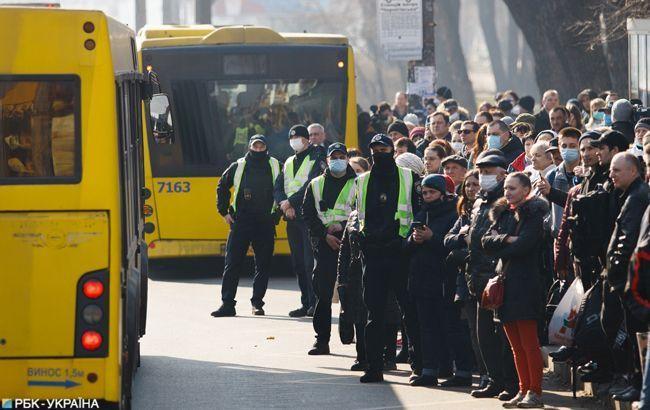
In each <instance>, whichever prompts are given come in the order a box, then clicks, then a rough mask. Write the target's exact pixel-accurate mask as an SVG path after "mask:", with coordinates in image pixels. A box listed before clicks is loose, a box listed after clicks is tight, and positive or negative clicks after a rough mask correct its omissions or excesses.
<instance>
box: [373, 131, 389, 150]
mask: <svg viewBox="0 0 650 410" xmlns="http://www.w3.org/2000/svg"><path fill="white" fill-rule="evenodd" d="M373 145H383V146H386V147H392V146H393V140H392V139H390V137H389V136H388V135H386V134H375V136H374V137H372V139H371V140H370V144H368V148H372V146H373Z"/></svg>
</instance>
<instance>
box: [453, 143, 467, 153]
mask: <svg viewBox="0 0 650 410" xmlns="http://www.w3.org/2000/svg"><path fill="white" fill-rule="evenodd" d="M464 146H465V144H463V143H462V142H452V143H451V147H452V148H453V149H454V151H456V152H461V151H462V150H463V147H464Z"/></svg>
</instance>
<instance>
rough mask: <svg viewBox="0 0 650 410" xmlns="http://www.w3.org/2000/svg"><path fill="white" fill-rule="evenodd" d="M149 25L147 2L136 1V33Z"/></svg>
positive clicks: (144, 0)
mask: <svg viewBox="0 0 650 410" xmlns="http://www.w3.org/2000/svg"><path fill="white" fill-rule="evenodd" d="M145 24H147V0H135V32H136V33H137V32H138V30H140V29H141V28H142V27H143V26H144V25H145Z"/></svg>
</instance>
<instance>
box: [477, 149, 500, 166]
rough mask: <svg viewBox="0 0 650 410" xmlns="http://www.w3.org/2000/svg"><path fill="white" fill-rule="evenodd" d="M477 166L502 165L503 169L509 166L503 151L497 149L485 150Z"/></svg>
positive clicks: (479, 157)
mask: <svg viewBox="0 0 650 410" xmlns="http://www.w3.org/2000/svg"><path fill="white" fill-rule="evenodd" d="M476 166H477V167H479V168H480V167H500V168H503V169H507V168H508V161H507V160H506V158H505V157H504V156H503V153H502V152H501V151H499V150H497V149H490V150H486V151H483V152H482V153H481V155H479V156H478V159H477V160H476Z"/></svg>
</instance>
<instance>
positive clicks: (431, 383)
mask: <svg viewBox="0 0 650 410" xmlns="http://www.w3.org/2000/svg"><path fill="white" fill-rule="evenodd" d="M409 384H410V385H411V386H425V387H436V386H437V385H438V378H437V377H435V376H430V375H426V374H423V375H422V376H420V377H416V378H415V379H413V380H411V381H410V382H409Z"/></svg>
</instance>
